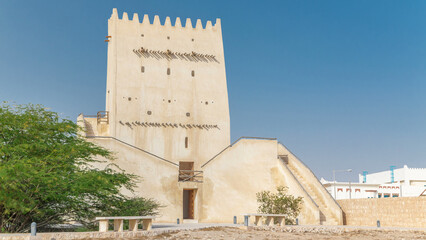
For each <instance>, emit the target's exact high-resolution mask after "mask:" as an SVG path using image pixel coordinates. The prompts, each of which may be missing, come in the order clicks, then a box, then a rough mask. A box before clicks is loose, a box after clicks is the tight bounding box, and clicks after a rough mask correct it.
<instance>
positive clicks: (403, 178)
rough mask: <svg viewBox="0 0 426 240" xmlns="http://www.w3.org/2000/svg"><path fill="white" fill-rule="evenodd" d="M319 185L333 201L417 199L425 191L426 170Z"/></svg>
mask: <svg viewBox="0 0 426 240" xmlns="http://www.w3.org/2000/svg"><path fill="white" fill-rule="evenodd" d="M321 183H322V184H323V185H324V187H325V188H326V189H327V190H328V192H329V193H330V194H331V195H332V196H333V197H334V198H335V199H351V198H354V199H355V198H382V197H384V198H387V197H418V196H420V195H422V193H424V192H425V190H426V168H408V166H407V165H405V166H404V167H403V168H398V169H395V168H394V167H391V169H390V170H387V171H382V172H377V173H371V174H367V172H364V174H359V182H358V183H351V182H333V181H327V180H325V179H321Z"/></svg>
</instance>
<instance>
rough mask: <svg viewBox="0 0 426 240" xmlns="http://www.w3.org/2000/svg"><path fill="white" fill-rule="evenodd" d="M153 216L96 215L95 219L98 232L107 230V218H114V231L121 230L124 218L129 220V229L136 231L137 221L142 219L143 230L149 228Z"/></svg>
mask: <svg viewBox="0 0 426 240" xmlns="http://www.w3.org/2000/svg"><path fill="white" fill-rule="evenodd" d="M154 219H155V216H137V217H97V218H96V221H99V232H108V222H109V220H114V231H116V232H122V231H123V222H124V220H129V231H133V232H136V231H138V223H139V221H140V220H142V226H143V230H147V231H149V230H151V228H152V220H154Z"/></svg>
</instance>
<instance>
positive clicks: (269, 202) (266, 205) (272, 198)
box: [256, 186, 303, 224]
mask: <svg viewBox="0 0 426 240" xmlns="http://www.w3.org/2000/svg"><path fill="white" fill-rule="evenodd" d="M287 190H288V188H287V187H283V186H279V187H277V193H272V192H271V191H262V192H258V193H256V197H257V202H258V203H259V208H258V211H259V212H260V213H267V214H284V215H285V221H286V224H295V220H296V217H297V216H298V215H299V213H300V208H301V203H302V199H303V198H302V197H297V198H295V197H294V196H292V195H289V194H287Z"/></svg>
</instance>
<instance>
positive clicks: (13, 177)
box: [0, 102, 160, 232]
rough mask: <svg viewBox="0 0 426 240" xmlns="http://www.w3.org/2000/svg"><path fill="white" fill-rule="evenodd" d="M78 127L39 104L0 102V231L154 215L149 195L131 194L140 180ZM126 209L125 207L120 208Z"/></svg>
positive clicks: (90, 224) (154, 208)
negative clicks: (105, 161) (100, 165)
mask: <svg viewBox="0 0 426 240" xmlns="http://www.w3.org/2000/svg"><path fill="white" fill-rule="evenodd" d="M78 131H79V127H78V126H77V125H76V124H75V123H74V122H72V121H70V120H67V119H61V118H60V117H59V116H58V114H57V113H55V112H52V111H49V110H47V109H46V108H44V107H42V106H41V105H32V104H28V105H14V106H11V105H10V104H7V103H6V102H5V103H3V104H2V105H0V232H25V231H28V229H29V227H30V224H31V222H33V221H34V222H36V223H37V226H38V227H41V228H43V227H49V226H52V225H53V224H61V223H66V222H69V221H77V222H80V223H82V224H84V225H86V226H92V227H93V220H94V217H95V216H105V215H144V214H155V213H156V210H157V209H158V207H160V206H159V205H158V203H157V202H156V201H154V200H152V199H144V198H130V197H127V196H125V195H123V194H121V190H124V189H127V190H130V192H133V189H134V187H135V184H136V183H137V181H138V178H137V177H136V176H135V175H131V174H127V173H125V172H124V171H122V170H121V169H120V168H119V167H118V166H116V165H113V164H109V165H107V166H106V167H105V168H103V169H97V168H94V167H93V164H95V163H98V162H102V161H101V160H97V159H100V158H103V159H108V160H113V155H112V153H111V152H109V151H108V150H107V149H104V148H102V147H100V146H97V145H95V144H93V143H91V142H88V141H86V140H85V139H84V138H82V137H79V136H78V134H77V132H78ZM123 209H125V211H123Z"/></svg>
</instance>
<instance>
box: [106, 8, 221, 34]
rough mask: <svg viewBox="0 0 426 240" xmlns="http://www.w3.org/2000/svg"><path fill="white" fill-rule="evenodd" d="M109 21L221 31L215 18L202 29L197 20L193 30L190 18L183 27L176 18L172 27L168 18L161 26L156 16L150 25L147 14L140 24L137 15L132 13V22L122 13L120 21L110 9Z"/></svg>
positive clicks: (113, 10)
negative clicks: (213, 22) (213, 21)
mask: <svg viewBox="0 0 426 240" xmlns="http://www.w3.org/2000/svg"><path fill="white" fill-rule="evenodd" d="M109 20H112V21H114V20H118V21H128V22H129V23H130V22H131V23H138V24H143V25H152V26H157V27H166V28H167V27H170V28H181V29H188V30H216V29H221V24H220V18H216V23H215V24H214V25H213V24H212V22H211V21H207V22H206V25H205V27H204V28H203V24H202V22H201V20H200V19H197V21H196V24H195V28H193V27H192V21H191V19H190V18H187V19H186V22H185V26H182V23H181V21H180V18H179V17H177V18H176V21H175V24H174V25H172V22H171V20H170V17H166V19H165V21H164V24H163V25H162V24H161V21H160V17H159V16H158V15H155V16H154V21H153V23H152V24H151V23H150V21H149V16H148V14H144V15H143V19H142V22H140V21H139V15H138V14H137V13H133V18H132V20H130V19H129V16H128V15H127V12H123V17H122V18H121V19H120V18H119V16H118V12H117V9H116V8H113V9H112V14H111V17H110V19H109Z"/></svg>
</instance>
